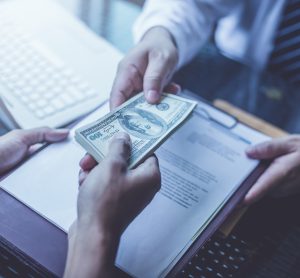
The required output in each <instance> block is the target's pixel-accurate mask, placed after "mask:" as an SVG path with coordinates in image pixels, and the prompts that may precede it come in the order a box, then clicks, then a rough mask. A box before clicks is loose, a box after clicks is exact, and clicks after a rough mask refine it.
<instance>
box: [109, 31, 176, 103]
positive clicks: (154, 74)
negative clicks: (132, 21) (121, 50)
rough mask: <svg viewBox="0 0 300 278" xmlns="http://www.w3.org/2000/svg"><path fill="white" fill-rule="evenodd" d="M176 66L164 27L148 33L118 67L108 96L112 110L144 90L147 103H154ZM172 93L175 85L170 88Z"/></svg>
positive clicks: (174, 50) (168, 36)
mask: <svg viewBox="0 0 300 278" xmlns="http://www.w3.org/2000/svg"><path fill="white" fill-rule="evenodd" d="M177 63H178V51H177V48H176V45H175V43H174V40H173V38H172V36H171V34H170V33H169V32H168V31H167V30H166V29H165V28H163V27H155V28H152V29H150V30H149V31H148V32H147V33H146V35H145V36H144V38H143V39H142V41H141V42H140V43H139V44H138V45H137V46H136V47H135V48H133V49H132V51H131V52H130V53H129V54H128V55H127V56H126V57H125V58H124V59H123V60H122V61H121V63H120V64H119V67H118V72H117V76H116V78H115V81H114V85H113V88H112V91H111V96H110V107H111V109H113V108H116V107H117V106H119V105H120V104H122V103H124V102H125V101H126V100H128V99H129V98H131V97H132V96H134V95H135V94H136V93H139V92H141V91H143V90H144V92H145V97H146V99H147V101H148V102H149V103H157V102H158V101H159V100H160V96H161V93H162V90H163V88H164V87H165V86H166V85H167V84H168V83H169V81H170V80H171V78H172V75H173V73H174V71H175V69H176V66H177ZM168 89H170V88H168ZM174 90H176V85H172V86H171V91H174Z"/></svg>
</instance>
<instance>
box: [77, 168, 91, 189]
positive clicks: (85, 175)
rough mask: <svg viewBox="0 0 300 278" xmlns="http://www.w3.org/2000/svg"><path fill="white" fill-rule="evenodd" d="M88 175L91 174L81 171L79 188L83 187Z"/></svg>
mask: <svg viewBox="0 0 300 278" xmlns="http://www.w3.org/2000/svg"><path fill="white" fill-rule="evenodd" d="M88 174H89V172H88V171H83V170H82V169H80V171H79V176H78V183H79V186H81V185H82V184H83V182H84V181H85V180H86V178H87V176H88Z"/></svg>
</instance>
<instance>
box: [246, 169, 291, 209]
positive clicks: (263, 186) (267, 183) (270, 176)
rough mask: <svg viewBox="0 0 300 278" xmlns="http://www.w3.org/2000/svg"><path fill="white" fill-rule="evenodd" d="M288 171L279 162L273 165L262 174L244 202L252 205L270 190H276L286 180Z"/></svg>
mask: <svg viewBox="0 0 300 278" xmlns="http://www.w3.org/2000/svg"><path fill="white" fill-rule="evenodd" d="M285 177H286V171H285V170H283V167H282V165H281V164H279V163H274V164H271V166H270V167H269V168H268V169H267V170H266V171H265V172H264V173H263V174H262V176H260V178H259V179H258V180H257V181H256V183H255V184H254V185H253V186H252V188H251V189H250V190H249V191H248V193H247V194H246V196H245V199H244V202H245V203H246V204H247V205H250V204H252V203H254V202H257V201H258V200H259V199H261V198H262V197H263V196H264V195H265V194H266V193H267V192H268V191H271V190H274V189H275V188H276V187H277V186H278V185H279V184H280V183H282V182H284V179H285Z"/></svg>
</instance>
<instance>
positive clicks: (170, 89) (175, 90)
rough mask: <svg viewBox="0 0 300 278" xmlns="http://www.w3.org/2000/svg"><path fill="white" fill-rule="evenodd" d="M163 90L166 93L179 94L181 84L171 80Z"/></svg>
mask: <svg viewBox="0 0 300 278" xmlns="http://www.w3.org/2000/svg"><path fill="white" fill-rule="evenodd" d="M164 91H165V92H166V93H169V94H175V95H176V94H179V93H180V92H181V86H180V85H178V84H176V83H174V82H172V83H170V84H168V85H167V86H166V87H165V88H164Z"/></svg>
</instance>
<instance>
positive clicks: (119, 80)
mask: <svg viewBox="0 0 300 278" xmlns="http://www.w3.org/2000/svg"><path fill="white" fill-rule="evenodd" d="M142 88H143V77H142V74H141V73H140V71H139V69H138V67H137V66H136V65H135V64H131V63H129V64H127V63H126V62H125V63H121V64H120V66H119V69H118V72H117V76H116V78H115V81H114V84H113V87H112V91H111V93H110V108H111V109H114V108H116V107H118V106H119V105H121V104H122V103H124V102H125V101H126V100H128V99H129V98H130V97H132V96H133V95H134V93H135V92H137V91H141V90H142Z"/></svg>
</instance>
